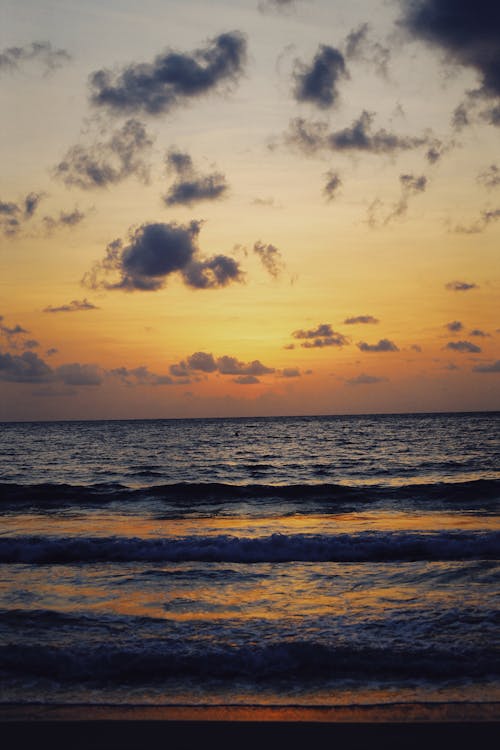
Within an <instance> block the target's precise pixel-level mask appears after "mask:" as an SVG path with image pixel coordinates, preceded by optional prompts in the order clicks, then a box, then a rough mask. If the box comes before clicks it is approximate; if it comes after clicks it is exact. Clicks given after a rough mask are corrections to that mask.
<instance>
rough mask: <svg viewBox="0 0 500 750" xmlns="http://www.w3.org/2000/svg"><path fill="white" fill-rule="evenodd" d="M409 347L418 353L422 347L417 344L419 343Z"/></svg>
mask: <svg viewBox="0 0 500 750" xmlns="http://www.w3.org/2000/svg"><path fill="white" fill-rule="evenodd" d="M410 349H412V350H413V351H414V352H418V353H420V352H421V351H422V347H421V346H419V344H412V345H411V346H410Z"/></svg>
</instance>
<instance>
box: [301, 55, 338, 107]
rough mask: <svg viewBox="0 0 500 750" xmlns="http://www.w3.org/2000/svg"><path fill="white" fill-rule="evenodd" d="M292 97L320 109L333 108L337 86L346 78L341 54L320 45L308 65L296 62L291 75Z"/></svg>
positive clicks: (336, 99)
mask: <svg viewBox="0 0 500 750" xmlns="http://www.w3.org/2000/svg"><path fill="white" fill-rule="evenodd" d="M293 77H294V80H295V88H294V96H295V99H296V100H297V101H298V102H310V103H312V104H315V105H316V106H317V107H320V108H321V109H328V108H330V107H333V106H334V105H335V104H337V102H338V98H339V91H338V84H339V82H340V81H341V80H342V79H345V78H348V77H349V74H348V72H347V68H346V64H345V60H344V56H343V55H342V53H341V52H340V51H339V50H338V49H335V47H330V46H328V45H325V44H321V45H320V46H319V48H318V51H317V52H316V55H315V56H314V59H313V61H312V62H311V64H310V65H305V64H304V63H302V62H300V61H298V60H297V61H296V63H295V70H294V73H293Z"/></svg>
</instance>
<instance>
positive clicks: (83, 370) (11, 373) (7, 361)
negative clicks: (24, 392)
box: [0, 351, 102, 386]
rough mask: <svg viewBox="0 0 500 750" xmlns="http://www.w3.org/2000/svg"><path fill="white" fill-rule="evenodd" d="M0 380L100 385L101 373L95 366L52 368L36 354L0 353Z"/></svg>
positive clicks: (80, 365) (75, 364)
mask: <svg viewBox="0 0 500 750" xmlns="http://www.w3.org/2000/svg"><path fill="white" fill-rule="evenodd" d="M0 380H2V381H5V382H9V383H53V382H62V383H64V384H65V385H71V386H77V385H84V386H86V385H100V384H101V383H102V371H101V370H100V368H99V367H97V366H96V365H88V364H80V363H78V362H73V363H70V364H65V365H60V366H59V367H56V368H52V367H50V365H48V364H47V363H46V362H45V361H44V360H43V359H41V358H40V357H39V356H38V355H37V354H35V353H34V352H31V351H25V352H23V353H22V354H10V353H9V352H5V353H2V352H0Z"/></svg>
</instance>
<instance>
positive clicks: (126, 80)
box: [89, 31, 246, 115]
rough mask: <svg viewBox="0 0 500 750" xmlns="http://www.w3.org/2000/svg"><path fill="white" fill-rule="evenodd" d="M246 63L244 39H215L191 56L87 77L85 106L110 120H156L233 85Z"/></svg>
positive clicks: (170, 55)
mask: <svg viewBox="0 0 500 750" xmlns="http://www.w3.org/2000/svg"><path fill="white" fill-rule="evenodd" d="M245 62H246V39H245V37H244V35H243V34H241V33H240V32H238V31H233V32H229V33H225V34H220V35H219V36H216V37H214V38H213V39H211V40H209V41H208V42H207V45H206V46H205V47H203V48H200V49H197V50H195V51H194V52H193V53H191V54H186V53H182V52H176V51H173V50H167V51H166V52H164V53H162V54H160V55H157V56H156V57H155V58H154V60H153V62H152V63H129V64H128V65H127V66H126V67H125V68H123V69H122V70H121V71H119V72H115V73H114V72H112V71H110V70H105V69H101V70H97V71H96V72H94V73H92V74H91V76H90V80H89V83H90V101H91V103H92V104H93V105H94V106H95V107H101V108H105V109H107V110H108V111H109V112H111V113H112V114H115V115H124V114H133V113H138V112H143V113H145V114H148V115H161V114H166V113H168V112H170V111H171V110H173V109H175V108H177V107H179V106H181V105H182V104H186V103H188V102H190V101H192V100H193V99H196V98H199V97H201V96H204V95H206V94H208V93H210V92H212V91H217V90H219V89H220V87H221V85H222V84H228V83H231V82H234V81H235V80H236V79H237V78H238V77H239V76H240V75H241V73H242V72H243V68H244V65H245Z"/></svg>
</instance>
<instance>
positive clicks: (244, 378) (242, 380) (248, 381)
mask: <svg viewBox="0 0 500 750" xmlns="http://www.w3.org/2000/svg"><path fill="white" fill-rule="evenodd" d="M233 383H238V385H255V384H256V383H260V380H259V378H256V377H255V375H240V376H239V377H237V378H233Z"/></svg>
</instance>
